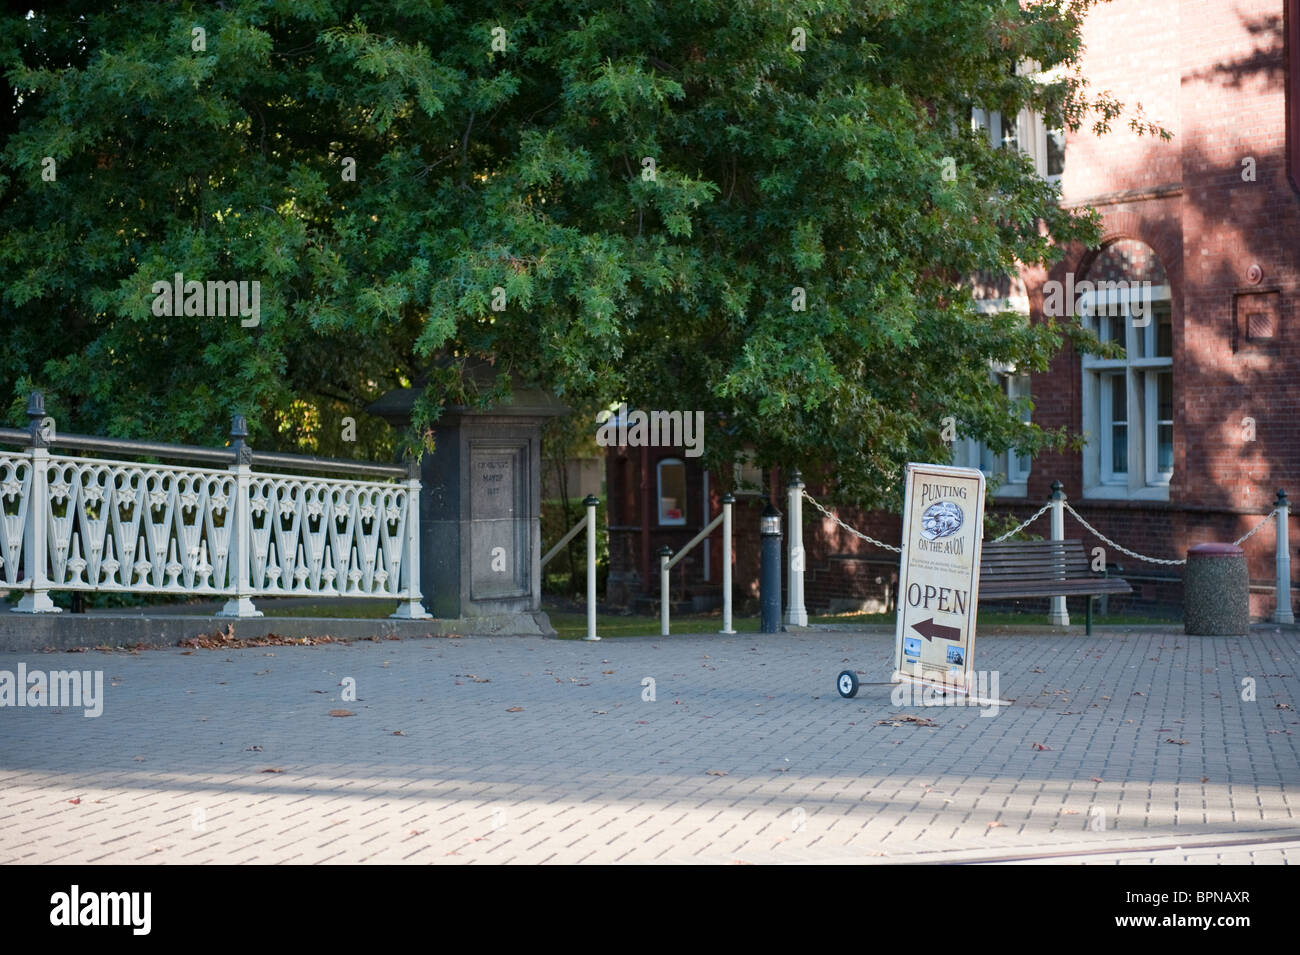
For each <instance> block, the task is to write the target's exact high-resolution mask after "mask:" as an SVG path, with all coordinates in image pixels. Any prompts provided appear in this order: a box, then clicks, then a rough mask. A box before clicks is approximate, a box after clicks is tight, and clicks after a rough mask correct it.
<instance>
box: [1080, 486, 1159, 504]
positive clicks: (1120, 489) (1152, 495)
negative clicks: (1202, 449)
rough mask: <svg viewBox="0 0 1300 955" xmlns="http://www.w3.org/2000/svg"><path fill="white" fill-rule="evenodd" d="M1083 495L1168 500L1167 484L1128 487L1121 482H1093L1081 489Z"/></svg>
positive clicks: (1089, 496) (1119, 498)
mask: <svg viewBox="0 0 1300 955" xmlns="http://www.w3.org/2000/svg"><path fill="white" fill-rule="evenodd" d="M1083 496H1084V498H1085V499H1088V498H1091V499H1092V500H1098V501H1168V500H1169V485H1168V484H1163V485H1160V486H1158V487H1140V488H1137V489H1130V488H1129V487H1128V486H1126V485H1123V484H1094V485H1093V486H1092V487H1086V488H1084V489H1083Z"/></svg>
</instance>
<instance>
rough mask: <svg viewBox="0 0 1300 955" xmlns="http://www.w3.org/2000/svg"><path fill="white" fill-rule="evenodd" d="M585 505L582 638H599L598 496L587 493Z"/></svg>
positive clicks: (584, 500)
mask: <svg viewBox="0 0 1300 955" xmlns="http://www.w3.org/2000/svg"><path fill="white" fill-rule="evenodd" d="M582 503H583V504H585V505H586V506H587V635H586V636H585V637H583V639H584V640H599V639H600V637H598V636H596V508H597V507H598V506H599V505H600V498H598V497H596V495H594V494H588V495H587V496H586V498H584V499H583V502H582Z"/></svg>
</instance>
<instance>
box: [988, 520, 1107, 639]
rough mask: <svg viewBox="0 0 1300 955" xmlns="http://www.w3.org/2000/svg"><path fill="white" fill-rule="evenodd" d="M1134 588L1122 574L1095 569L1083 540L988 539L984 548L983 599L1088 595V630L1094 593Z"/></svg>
mask: <svg viewBox="0 0 1300 955" xmlns="http://www.w3.org/2000/svg"><path fill="white" fill-rule="evenodd" d="M1132 592H1133V588H1132V587H1130V586H1129V584H1128V581H1126V580H1124V579H1123V578H1121V577H1100V576H1098V575H1096V574H1094V573H1093V572H1092V569H1091V567H1090V566H1089V564H1088V558H1087V556H1086V555H1085V554H1084V552H1083V542H1082V541H1077V540H1067V541H1016V542H1007V543H1003V544H993V543H986V544H985V545H984V546H983V549H982V551H981V555H980V597H979V599H980V602H981V603H982V602H983V601H986V600H1006V599H1010V598H1015V597H1057V596H1069V597H1073V596H1078V595H1082V596H1086V597H1087V598H1088V614H1087V628H1088V629H1087V632H1088V633H1092V598H1093V596H1095V595H1099V594H1129V593H1132Z"/></svg>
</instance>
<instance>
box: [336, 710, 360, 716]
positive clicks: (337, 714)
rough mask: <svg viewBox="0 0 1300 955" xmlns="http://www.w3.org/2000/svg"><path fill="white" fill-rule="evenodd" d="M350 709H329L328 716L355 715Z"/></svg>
mask: <svg viewBox="0 0 1300 955" xmlns="http://www.w3.org/2000/svg"><path fill="white" fill-rule="evenodd" d="M356 715H357V714H355V713H353V712H352V711H351V710H330V716H356Z"/></svg>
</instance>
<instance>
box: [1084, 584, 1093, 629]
mask: <svg viewBox="0 0 1300 955" xmlns="http://www.w3.org/2000/svg"><path fill="white" fill-rule="evenodd" d="M1086 599H1087V601H1088V610H1087V613H1086V614H1085V615H1084V621H1085V626H1086V630H1085V632H1086V633H1087V634H1088V636H1090V637H1091V636H1092V595H1091V594H1089V595H1088V596H1087V598H1086Z"/></svg>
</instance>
